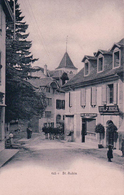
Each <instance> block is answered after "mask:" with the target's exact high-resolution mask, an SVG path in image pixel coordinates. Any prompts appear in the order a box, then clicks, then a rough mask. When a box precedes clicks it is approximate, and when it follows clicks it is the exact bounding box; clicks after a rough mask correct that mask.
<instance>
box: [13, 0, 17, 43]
mask: <svg viewBox="0 0 124 195" xmlns="http://www.w3.org/2000/svg"><path fill="white" fill-rule="evenodd" d="M13 12H14V32H13V40H14V41H15V22H16V17H15V0H14V3H13Z"/></svg>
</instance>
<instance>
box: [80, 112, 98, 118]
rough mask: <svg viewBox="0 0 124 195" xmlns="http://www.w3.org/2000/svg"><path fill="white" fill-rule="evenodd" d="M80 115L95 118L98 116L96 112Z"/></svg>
mask: <svg viewBox="0 0 124 195" xmlns="http://www.w3.org/2000/svg"><path fill="white" fill-rule="evenodd" d="M80 116H81V117H83V118H94V117H97V114H96V113H81V114H80Z"/></svg>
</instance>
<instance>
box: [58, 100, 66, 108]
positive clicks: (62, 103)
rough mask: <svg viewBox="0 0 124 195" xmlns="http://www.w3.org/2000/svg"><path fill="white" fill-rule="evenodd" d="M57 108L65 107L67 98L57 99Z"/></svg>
mask: <svg viewBox="0 0 124 195" xmlns="http://www.w3.org/2000/svg"><path fill="white" fill-rule="evenodd" d="M56 109H65V100H56Z"/></svg>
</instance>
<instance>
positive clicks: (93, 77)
mask: <svg viewBox="0 0 124 195" xmlns="http://www.w3.org/2000/svg"><path fill="white" fill-rule="evenodd" d="M123 71H124V69H123V66H121V67H119V68H116V69H111V68H110V66H109V67H108V69H107V70H105V71H103V72H101V73H97V72H96V69H93V70H92V72H90V75H88V76H84V68H83V69H81V70H80V71H79V72H78V73H77V74H76V75H75V76H74V77H73V78H72V79H71V80H69V81H68V82H67V83H66V84H65V85H64V86H62V88H63V89H65V90H66V89H69V87H72V88H76V87H78V86H80V85H81V86H86V85H87V86H88V85H91V84H93V81H95V82H96V81H99V82H98V83H100V82H103V80H104V78H106V77H108V78H109V79H110V78H111V76H117V77H118V75H117V74H120V73H122V72H123ZM105 81H106V80H105ZM90 82H91V83H90Z"/></svg>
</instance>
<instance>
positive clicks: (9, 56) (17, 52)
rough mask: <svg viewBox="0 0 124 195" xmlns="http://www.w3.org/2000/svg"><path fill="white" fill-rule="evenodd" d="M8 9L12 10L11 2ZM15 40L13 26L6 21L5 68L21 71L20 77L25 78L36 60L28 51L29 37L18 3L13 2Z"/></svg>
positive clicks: (30, 43)
mask: <svg viewBox="0 0 124 195" xmlns="http://www.w3.org/2000/svg"><path fill="white" fill-rule="evenodd" d="M9 4H10V7H11V8H12V10H13V0H10V1H9ZM15 4H16V6H15V13H16V14H15V15H16V23H15V40H14V32H13V31H14V30H13V29H14V24H13V22H9V21H7V27H6V63H7V66H8V65H9V66H11V67H15V68H16V69H18V70H21V73H22V74H21V75H22V76H25V75H26V73H27V72H28V71H29V68H30V66H31V63H33V62H35V61H36V60H38V59H34V58H33V55H32V54H31V52H30V51H29V50H30V48H31V46H32V42H31V41H27V38H28V36H29V34H28V33H26V30H27V29H28V25H27V24H26V22H23V19H24V16H21V14H22V12H21V10H20V8H19V4H18V1H17V0H16V1H15Z"/></svg>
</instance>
